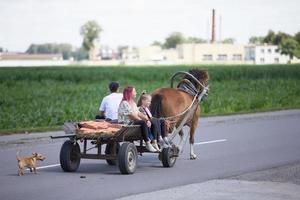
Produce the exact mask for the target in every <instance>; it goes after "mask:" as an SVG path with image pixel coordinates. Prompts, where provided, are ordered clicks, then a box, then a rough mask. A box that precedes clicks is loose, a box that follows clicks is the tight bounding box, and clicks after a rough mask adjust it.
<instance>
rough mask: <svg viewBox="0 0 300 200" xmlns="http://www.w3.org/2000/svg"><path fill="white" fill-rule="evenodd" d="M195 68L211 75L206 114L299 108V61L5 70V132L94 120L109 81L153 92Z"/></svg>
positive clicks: (1, 123) (0, 121)
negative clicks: (262, 64)
mask: <svg viewBox="0 0 300 200" xmlns="http://www.w3.org/2000/svg"><path fill="white" fill-rule="evenodd" d="M195 67H197V68H201V69H207V70H208V71H209V74H210V81H209V85H210V92H209V96H208V98H207V99H206V100H205V101H204V102H203V103H202V105H201V108H202V115H204V116H210V115H228V114H235V113H249V112H260V111H269V110H281V109H290V108H300V87H299V85H300V65H264V66H259V65H258V66H257V65H255V66H254V65H240V66H236V65H234V66H229V65H226V66H224V65H219V66H212V65H209V66H200V67H198V66H191V65H190V66H159V67H157V66H156V67H153V66H148V67H84V66H83V67H43V68H0V134H7V133H16V132H25V131H27V132H32V131H46V130H57V129H59V127H60V126H61V125H62V124H63V123H64V122H65V121H80V120H85V119H93V118H94V116H95V114H96V113H97V110H98V107H99V104H100V102H101V100H102V98H103V97H104V96H105V95H106V94H107V93H108V88H107V85H108V83H109V82H110V81H112V80H118V81H119V82H120V83H121V89H123V88H124V87H125V86H126V85H134V86H135V87H136V88H137V91H138V92H139V93H140V92H141V91H142V90H144V89H145V90H147V91H148V92H151V91H153V90H154V89H156V88H158V87H169V85H170V77H171V76H172V74H173V73H175V72H177V71H181V70H182V71H187V70H188V69H190V68H195Z"/></svg>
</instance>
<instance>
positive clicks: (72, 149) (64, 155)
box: [60, 140, 80, 172]
mask: <svg viewBox="0 0 300 200" xmlns="http://www.w3.org/2000/svg"><path fill="white" fill-rule="evenodd" d="M79 164H80V147H79V144H78V143H77V142H76V144H75V145H74V142H73V141H71V140H67V141H65V143H64V144H63V145H62V147H61V149H60V166H61V168H62V169H63V170H64V171H65V172H75V171H76V170H77V168H78V167H79Z"/></svg>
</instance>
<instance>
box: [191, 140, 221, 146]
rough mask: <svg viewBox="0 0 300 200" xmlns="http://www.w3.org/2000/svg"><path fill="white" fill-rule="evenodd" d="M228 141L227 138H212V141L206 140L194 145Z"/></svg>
mask: <svg viewBox="0 0 300 200" xmlns="http://www.w3.org/2000/svg"><path fill="white" fill-rule="evenodd" d="M226 141H227V140H226V139H220V140H211V141H206V142H197V143H194V145H201V144H211V143H217V142H226Z"/></svg>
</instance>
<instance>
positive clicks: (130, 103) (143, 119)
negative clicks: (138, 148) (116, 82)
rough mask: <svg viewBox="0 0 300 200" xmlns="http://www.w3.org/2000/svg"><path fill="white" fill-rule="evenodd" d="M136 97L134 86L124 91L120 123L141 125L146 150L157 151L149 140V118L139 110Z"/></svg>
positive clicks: (119, 111)
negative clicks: (135, 100)
mask: <svg viewBox="0 0 300 200" xmlns="http://www.w3.org/2000/svg"><path fill="white" fill-rule="evenodd" d="M135 97H136V90H135V88H134V87H133V86H127V87H126V88H125V89H124V91H123V99H122V101H121V103H120V106H119V109H118V123H123V124H134V125H140V126H141V131H142V137H143V139H144V141H145V142H146V148H147V149H148V150H149V151H151V152H156V151H157V150H156V149H155V148H154V147H153V146H152V145H151V143H150V139H149V128H148V127H151V122H150V121H149V120H148V118H147V116H145V115H144V114H143V113H141V112H140V111H139V110H138V107H137V105H136V103H135V102H134V98H135Z"/></svg>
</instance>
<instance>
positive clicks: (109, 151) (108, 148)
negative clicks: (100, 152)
mask: <svg viewBox="0 0 300 200" xmlns="http://www.w3.org/2000/svg"><path fill="white" fill-rule="evenodd" d="M114 144H116V145H117V149H116V150H117V152H116V155H118V152H119V149H120V144H119V143H118V142H117V143H108V144H107V145H106V147H105V154H106V155H107V154H113V153H114V152H113V151H114ZM106 162H107V164H109V165H116V164H117V160H107V159H106Z"/></svg>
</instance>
